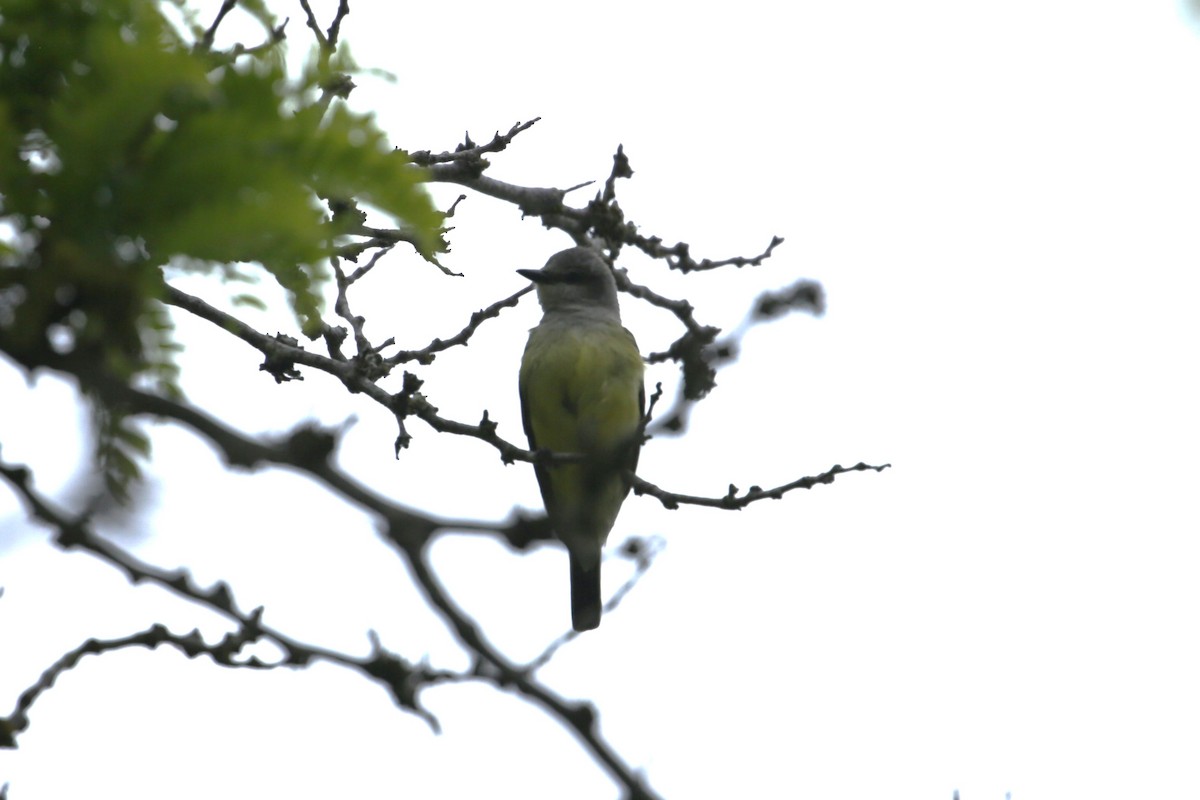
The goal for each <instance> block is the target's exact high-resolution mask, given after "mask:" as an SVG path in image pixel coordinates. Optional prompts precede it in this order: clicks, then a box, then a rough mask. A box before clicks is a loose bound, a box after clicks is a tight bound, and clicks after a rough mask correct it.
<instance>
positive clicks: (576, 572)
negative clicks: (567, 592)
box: [568, 552, 603, 631]
mask: <svg viewBox="0 0 1200 800" xmlns="http://www.w3.org/2000/svg"><path fill="white" fill-rule="evenodd" d="M568 555H569V556H570V559H571V627H573V628H574V629H575V630H577V631H590V630H592V629H593V628H599V627H600V608H601V606H603V603H601V602H600V562H599V561H597V562H596V565H595V566H594V567H592V568H591V569H589V570H585V569H584V568H583V567H581V566H580V565H579V559H577V558H575V555H574V554H573V553H570V552H568Z"/></svg>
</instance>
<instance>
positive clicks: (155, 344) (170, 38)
mask: <svg viewBox="0 0 1200 800" xmlns="http://www.w3.org/2000/svg"><path fill="white" fill-rule="evenodd" d="M174 2H175V4H176V5H178V6H180V7H182V5H183V4H182V1H181V0H174ZM243 5H245V6H246V7H247V8H248V9H249V10H250V11H251V13H253V14H254V16H255V17H256V18H258V19H259V21H260V22H261V23H262V24H263V25H264V27H265V28H267V29H268V30H270V29H271V28H272V26H273V21H272V20H271V19H270V16H269V14H268V13H267V11H266V9H265V6H264V5H263V4H262V3H261V2H255V3H249V4H243ZM185 18H186V10H185ZM281 47H282V44H281V43H280V44H275V45H272V46H270V47H266V48H262V49H255V51H254V54H253V55H250V54H244V53H243V54H241V55H239V56H237V57H236V58H235V57H231V56H230V55H229V54H221V53H210V52H208V51H207V50H206V49H205V48H204V47H202V46H198V44H195V43H192V42H188V41H185V39H184V37H183V36H182V35H181V34H180V32H179V31H177V30H176V29H175V28H174V27H173V26H172V25H171V24H170V23H169V22H168V21H167V19H166V18H165V17H164V16H163V14H162V12H161V9H160V4H159V2H157V0H0V237H3V239H2V246H0V349H3V350H6V351H8V352H9V353H10V354H11V355H13V356H14V357H15V358H16V359H17V360H18V361H19V362H21V363H24V364H26V365H27V366H29V367H34V366H37V365H38V364H42V363H55V364H59V365H62V364H63V359H64V358H70V359H73V362H72V363H74V364H76V365H77V367H78V368H77V369H73V370H72V371H75V372H76V374H79V375H80V377H81V378H84V379H85V383H86V371H87V369H92V370H95V369H103V370H104V371H105V373H106V374H107V375H109V376H116V377H118V378H119V379H120V380H123V381H132V380H134V379H135V378H138V377H139V376H141V377H143V378H150V379H151V380H153V381H154V382H155V383H156V384H157V385H158V386H159V388H160V390H165V391H173V390H174V373H173V367H172V355H173V348H172V345H171V343H170V327H169V320H168V318H167V316H166V315H165V314H164V313H162V311H161V306H160V304H159V303H158V302H157V301H158V300H159V299H160V298H161V297H162V296H163V291H164V283H163V277H162V269H161V267H162V265H163V264H165V263H166V262H167V261H168V259H171V260H173V263H185V264H186V265H187V266H188V267H189V268H191V269H196V270H204V271H211V272H213V273H214V274H216V275H221V276H228V275H231V274H237V272H238V270H237V268H236V267H231V266H230V265H231V264H235V263H238V262H243V263H254V264H259V265H261V267H262V268H263V269H265V270H266V271H267V272H268V273H269V274H270V275H271V276H272V277H273V278H274V279H275V280H276V281H278V282H279V284H280V285H282V286H283V287H285V288H286V289H287V290H288V293H289V296H290V298H291V301H292V306H293V309H294V311H295V313H296V315H297V317H298V318H299V320H300V321H301V323H302V325H303V327H304V329H305V331H306V332H308V333H310V334H313V333H316V332H317V331H318V330H319V328H320V313H321V306H320V298H321V287H322V282H323V281H324V280H325V279H326V278H327V274H326V267H325V264H326V262H327V259H328V257H329V255H330V254H331V252H332V251H333V249H334V247H335V245H336V244H337V243H338V242H339V241H341V240H343V239H344V237H345V236H346V235H347V234H348V233H350V232H351V231H352V226H353V223H354V219H353V217H352V216H346V215H338V216H333V215H330V214H329V213H328V212H327V211H325V210H324V209H323V207H322V203H321V201H322V200H328V201H339V202H341V203H348V202H364V203H367V204H370V205H372V206H375V207H376V208H378V209H380V210H382V211H384V212H386V213H388V214H390V215H391V216H393V217H395V218H396V219H397V220H398V224H399V225H401V226H403V227H404V228H405V229H406V230H408V231H410V232H411V233H413V234H414V235H415V237H416V240H417V242H418V246H419V247H420V249H421V250H422V252H423V253H424V254H425V255H426V256H432V254H433V253H434V252H435V250H436V249H437V248H438V241H439V239H438V234H439V229H440V225H441V217H440V215H439V214H438V213H437V211H436V210H435V209H434V207H433V205H432V203H431V201H430V199H429V197H428V195H427V194H426V193H425V191H424V190H423V188H422V186H421V185H420V184H421V180H422V173H421V172H420V171H419V170H418V169H417V168H415V167H413V166H412V165H411V164H409V163H408V161H407V159H406V158H405V157H404V155H403V154H402V153H400V152H398V151H394V150H392V149H391V148H389V147H388V146H387V145H386V143H385V141H384V137H383V135H382V133H381V132H380V131H379V130H378V129H377V128H376V127H375V125H374V122H373V120H372V119H371V117H369V116H365V115H361V114H355V113H353V112H351V111H350V110H349V109H347V108H345V106H344V105H342V104H341V103H337V102H334V103H332V104H331V103H330V99H331V95H330V94H329V93H326V92H324V91H323V88H322V87H324V86H329V85H331V84H332V83H333V80H334V78H335V70H336V69H339V68H345V67H346V66H347V64H346V60H345V59H340V60H339V58H337V57H336V56H335V57H333V58H330V57H329V55H328V54H325V55H324V56H323V57H321V58H315V59H313V62H312V63H313V66H312V67H310V68H309V69H308V70H306V71H305V74H303V75H302V76H299V77H298V78H294V79H292V78H289V76H288V75H287V74H286V72H285V69H284V59H283V58H282V54H281ZM85 367H86V368H85ZM110 411H111V410H110ZM117 417H119V415H117ZM102 427H103V428H104V429H105V430H107V431H109V434H110V435H107V436H104V437H102V438H106V439H108V440H109V441H118V442H123V443H124V449H125V450H127V451H129V452H132V453H134V454H137V453H139V452H141V450H142V449H143V448H141V447H139V446H135V445H136V440H135V439H130V438H129V437H128V436H126V435H125V434H124V433H123V432H122V431H123V430H124V429H123V426H122V425H121V424H120V420H119V419H118V418H116V417H114V420H113V421H111V422H110V423H106V425H105V426H102ZM104 458H107V459H109V461H110V462H111V463H112V464H114V465H116V466H115V470H114V471H115V474H118V475H119V474H131V471H130V464H127V463H125V460H123V456H111V455H106V456H104Z"/></svg>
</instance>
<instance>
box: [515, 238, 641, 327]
mask: <svg viewBox="0 0 1200 800" xmlns="http://www.w3.org/2000/svg"><path fill="white" fill-rule="evenodd" d="M517 272H519V273H520V274H521V275H524V276H525V277H526V278H528V279H529V280H531V281H533V283H534V285H535V286H537V294H538V302H539V303H541V304H542V311H543V312H544V313H546V314H552V313H554V312H559V311H567V312H572V313H577V312H580V311H584V312H590V313H592V314H596V313H597V312H599V314H600V315H603V316H613V315H615V316H616V318H617V319H620V315H621V311H620V306H619V305H618V304H617V282H616V280H614V279H613V274H612V270H611V269H610V268H609V266H608V264H606V263H604V259H603V258H601V257H600V254H599V253H597V252H596V251H595V250H592V249H591V248H588V247H572V248H571V249H570V250H563V251H562V252H560V253H555V254H554V255H552V256H550V260H549V261H547V262H546V266H544V267H542V268H541V269H519V270H517Z"/></svg>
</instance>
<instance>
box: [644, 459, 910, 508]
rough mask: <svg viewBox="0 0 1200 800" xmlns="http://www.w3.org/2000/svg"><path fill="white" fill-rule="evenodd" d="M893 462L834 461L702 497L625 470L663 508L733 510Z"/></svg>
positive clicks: (875, 469)
mask: <svg viewBox="0 0 1200 800" xmlns="http://www.w3.org/2000/svg"><path fill="white" fill-rule="evenodd" d="M890 466H891V464H880V465H879V466H873V465H871V464H864V463H862V462H861V461H860V462H859V463H857V464H855V465H854V466H853V467H843V466H842V465H841V464H834V465H833V466H832V467H830V468H829V469H828V470H826V471H825V472H822V473H821V474H820V475H812V476H809V477H806V478H798V479H796V480H794V481H792V482H791V483H785V484H783V485H782V486H776V487H775V488H774V489H763V488H762V487H760V486H751V487H750V488H749V489H747V490H746V491H745V493H743V494H740V495H739V491H740V490H739V489H738V488H737V487H736V486H734V485H733V484H732V483H731V484H729V492H728V493H727V494H726V495H725V496H724V497H699V496H696V495H689V494H677V493H675V492H668V491H666V490H665V489H660V488H658V487H657V486H655V485H654V484H653V483H650V482H649V481H647V480H644V479H642V478H639V477H638V476H637V475H634V474H633V473H632V472H626V474H625V477H626V479H627V480H628V481H629V484H630V486H632V487H633V491H634V493H635V494H639V495H641V494H648V495H650V496H651V497H656V498H658V501H659V502H660V503H662V504H663V507H664V508H669V509H672V510H674V509H677V508H679V506H681V505H690V506H707V507H708V508H724V509H731V510H740V509H743V508H745V507H746V506H748V505H750V504H751V503H754V502H757V501H758V500H766V499H768V498H770V499H772V500H778V499H780V498H781V497H783V496H784V495H785V494H787V493H788V492H790V491H792V490H793V489H811V488H813V487H814V486H817V485H819V484H822V483H833V480H834V478H836V477H837V476H838V475H843V474H845V473H847V472H865V471H867V470H871V471H874V472H883V471H884V470H885V469H887V468H888V467H890Z"/></svg>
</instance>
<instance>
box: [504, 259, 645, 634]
mask: <svg viewBox="0 0 1200 800" xmlns="http://www.w3.org/2000/svg"><path fill="white" fill-rule="evenodd" d="M517 272H519V273H520V274H521V275H523V276H525V277H526V278H528V279H529V280H531V281H533V283H534V285H535V286H536V287H537V296H538V302H539V303H540V304H541V306H542V321H541V322H539V323H538V325H537V327H536V328H533V329H532V330H531V331H530V332H529V343H528V344H527V345H526V346H525V355H524V356H523V357H522V358H521V376H520V389H521V419H522V421H523V422H524V423H525V434H526V436H528V437H529V447H530V449H533V450H538V449H543V450H549V451H551V452H554V453H558V454H564V455H566V454H571V455H574V456H576V457H577V458H578V459H579V460H578V461H572V462H567V463H550V464H544V465H542V464H535V465H534V471H535V472H536V473H537V480H538V486H539V487H540V488H541V490H542V501H543V502H544V503H545V504H546V513H547V514H548V515H549V516H550V524H551V525H552V526H553V527H554V531H555V533H556V534H557V536H558V538H559V539H560V540H561V541H562V543H563V544H564V545H566V548H567V555H568V557H569V559H570V562H571V624H572V627H574V628H575V630H577V631H587V630H591V629H592V628H595V627H597V626H598V625H599V624H600V609H601V606H602V603H601V601H600V551H601V549H602V548H603V547H604V541H605V540H606V539H607V538H608V532H609V531H610V530H612V526H613V523H614V522H615V521H616V519H617V512H618V511H620V510H621V503H623V502H624V501H625V496H626V495H627V494H629V484H628V483H627V482H626V480H625V479H624V477H623V476H622V474H621V471H622V470H623V469H626V468H628V469H630V470H632V469H634V468H636V466H637V457H638V448H639V447H640V445H641V442H640V441H639V439H638V437H639V436H640V433H639V429H640V427H641V420H642V411H643V409H644V408H645V403H646V390H645V387H644V386H643V384H642V374H643V372H644V370H645V367H644V365H643V363H642V356H641V352H640V351H639V350H638V346H637V342H636V341H634V338H633V334H631V333H630V332H629V331H627V330H625V328H623V327H622V326H621V309H620V307H619V306H618V304H617V284H616V281H615V280H614V279H613V274H612V270H611V269H610V268H609V266H608V264H606V263H605V262H604V260H603V259H602V258H601V257H600V255H599V254H598V253H597V252H595V251H594V250H591V249H589V248H586V247H573V248H571V249H570V250H563V251H562V252H561V253H555V254H554V255H553V256H551V257H550V260H549V261H547V262H546V266H545V267H544V268H542V269H540V270H538V269H519V270H517Z"/></svg>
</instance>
